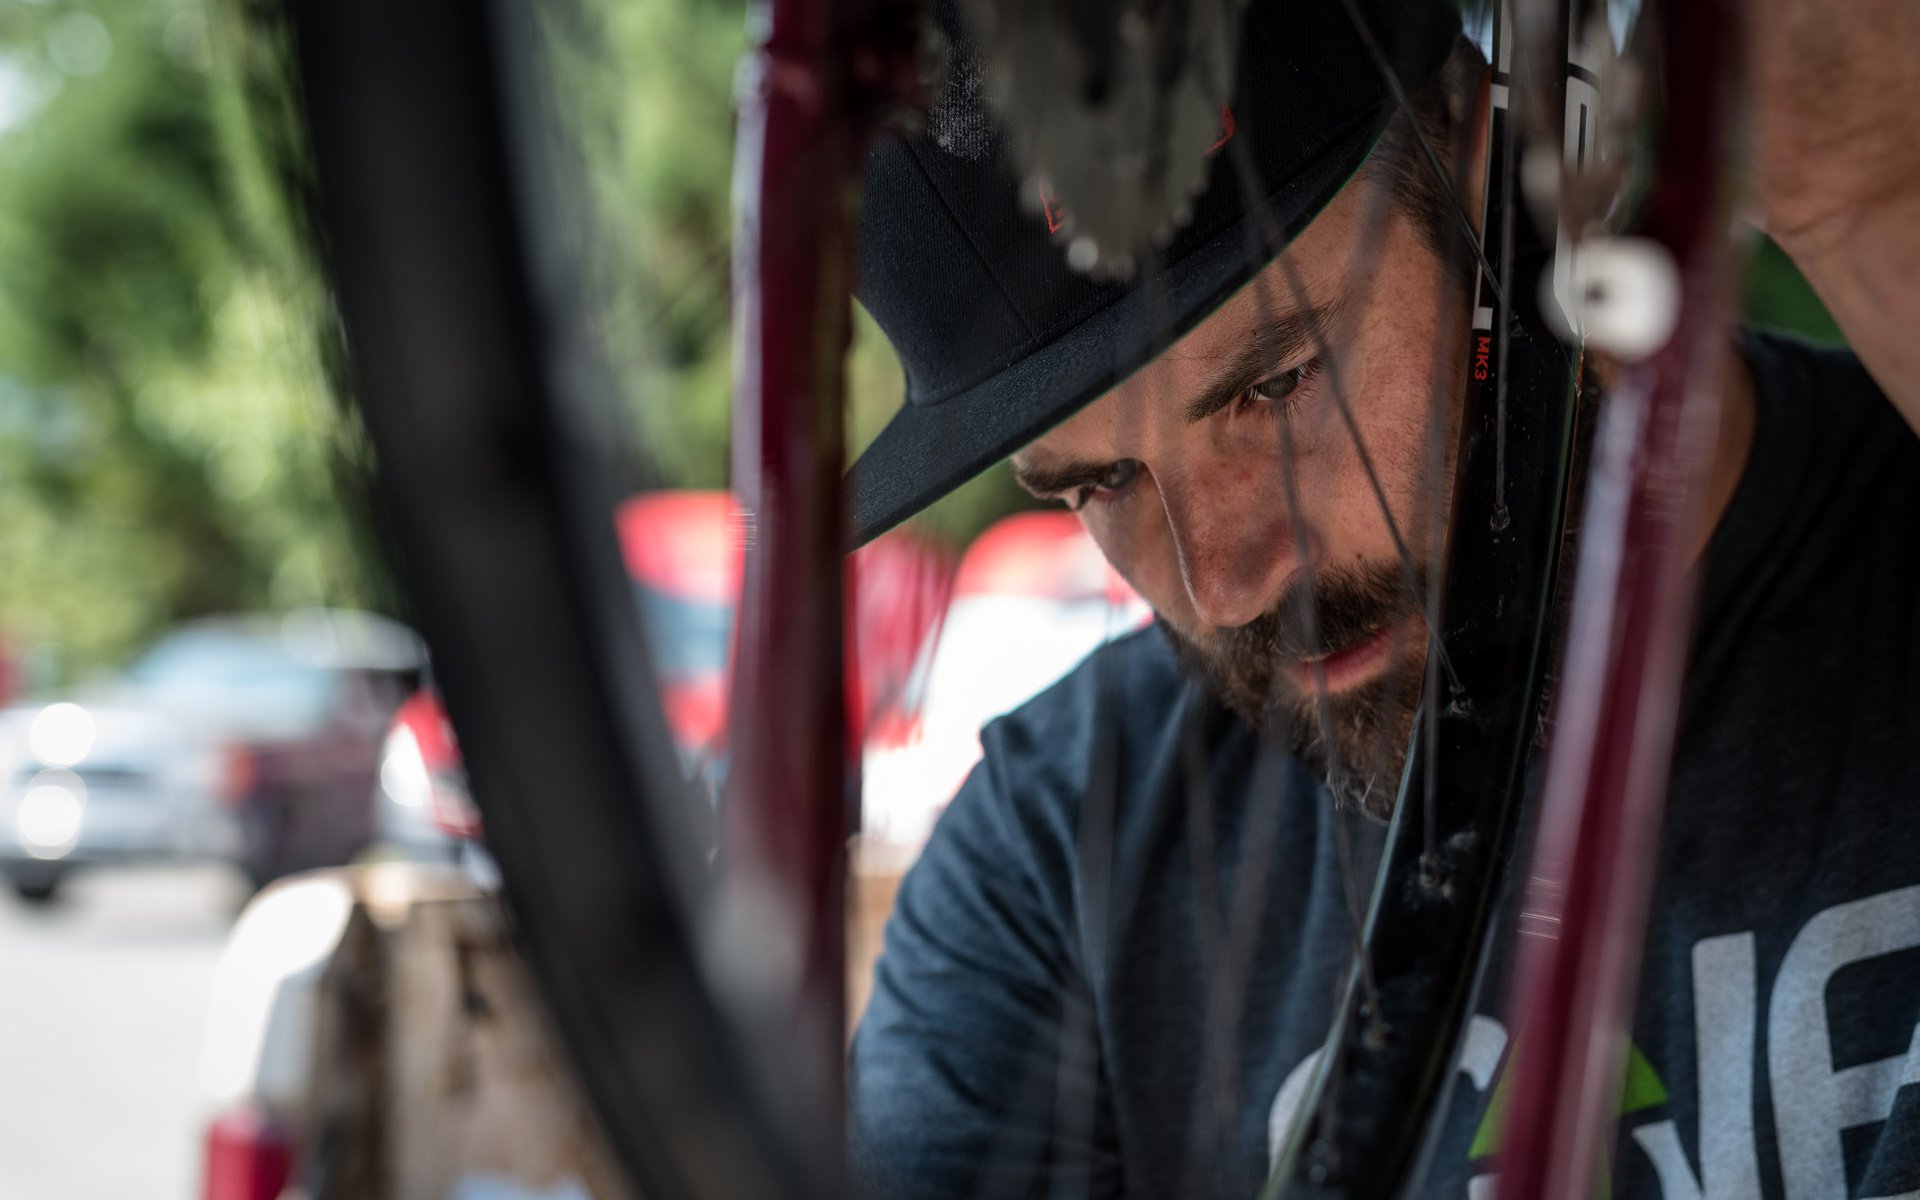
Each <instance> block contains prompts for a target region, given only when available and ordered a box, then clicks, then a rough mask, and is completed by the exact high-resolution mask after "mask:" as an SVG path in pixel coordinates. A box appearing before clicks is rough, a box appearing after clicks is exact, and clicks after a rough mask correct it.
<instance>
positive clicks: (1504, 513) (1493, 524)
mask: <svg viewBox="0 0 1920 1200" xmlns="http://www.w3.org/2000/svg"><path fill="white" fill-rule="evenodd" d="M1511 524H1513V510H1512V509H1510V508H1508V507H1507V506H1506V504H1505V503H1501V504H1497V505H1495V506H1494V509H1493V516H1492V517H1490V518H1488V520H1487V527H1488V528H1489V529H1491V530H1493V531H1494V532H1495V533H1504V532H1506V528H1507V526H1509V525H1511Z"/></svg>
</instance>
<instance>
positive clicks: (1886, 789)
mask: <svg viewBox="0 0 1920 1200" xmlns="http://www.w3.org/2000/svg"><path fill="white" fill-rule="evenodd" d="M1743 349H1744V351H1745V353H1746V355H1747V359H1748V362H1749V363H1750V365H1751V366H1752V368H1753V372H1754V376H1755V378H1756V381H1757V384H1758V388H1757V390H1758V423H1757V432H1756V438H1755V443H1754V447H1753V452H1752V457H1751V459H1750V461H1749V463H1748V467H1747V470H1746V472H1745V475H1744V476H1743V478H1742V481H1741V483H1740V486H1739V489H1738V491H1737V493H1736V495H1735V497H1734V500H1733V502H1732V504H1731V506H1730V507H1729V509H1728V511H1727V513H1726V515H1725V516H1724V518H1723V519H1722V521H1721V524H1720V526H1719V528H1718V529H1717V530H1716V532H1715V535H1714V538H1713V542H1712V545H1711V548H1710V550H1709V553H1708V559H1707V568H1706V575H1705V578H1704V580H1703V582H1702V608H1701V613H1702V616H1701V620H1700V624H1699V629H1698V633H1697V637H1696V645H1695V649H1694V654H1693V663H1692V667H1691V669H1690V673H1689V677H1688V682H1687V690H1686V696H1685V708H1684V715H1683V720H1682V725H1681V728H1680V734H1679V743H1678V751H1677V755H1676V766H1675V771H1674V778H1673V784H1672V789H1671V793H1670V800H1669V805H1668V816H1667V822H1666V827H1665V830H1664V833H1663V837H1662V840H1661V846H1660V854H1661V863H1660V871H1659V876H1658V883H1657V885H1656V894H1655V897H1654V901H1653V907H1652V916H1651V928H1650V931H1649V936H1648V940H1647V948H1646V957H1645V961H1644V965H1643V967H1642V972H1641V989H1640V1005H1639V1009H1638V1013H1637V1016H1636V1019H1635V1026H1634V1033H1633V1040H1632V1045H1631V1047H1630V1048H1629V1050H1628V1062H1627V1069H1626V1073H1625V1080H1626V1083H1625V1088H1624V1091H1623V1096H1622V1099H1621V1104H1620V1119H1619V1138H1618V1147H1617V1150H1616V1153H1615V1156H1614V1162H1613V1166H1612V1170H1611V1173H1610V1176H1611V1177H1610V1181H1609V1186H1610V1189H1611V1194H1612V1195H1613V1196H1616V1197H1664V1198H1666V1200H1682V1198H1692V1197H1703V1198H1705V1200H1731V1198H1734V1197H1748V1196H1766V1197H1784V1198H1786V1200H1800V1198H1802V1197H1841V1196H1848V1197H1880V1196H1896V1195H1920V1086H1915V1085H1920V1028H1916V1025H1917V1023H1920V705H1916V703H1915V700H1916V698H1920V697H1916V691H1917V690H1920V639H1916V638H1915V636H1914V633H1915V626H1916V622H1917V621H1920V528H1916V518H1917V517H1920V440H1917V439H1916V438H1915V437H1914V436H1913V434H1912V433H1911V432H1910V431H1909V430H1908V429H1907V428H1906V426H1905V425H1904V424H1902V423H1901V421H1900V419H1899V417H1898V415H1897V414H1896V413H1895V412H1894V411H1893V409H1892V407H1891V406H1890V405H1889V404H1888V403H1887V402H1886V400H1885V399H1884V397H1882V396H1881V395H1880V393H1879V391H1878V390H1877V389H1876V388H1875V387H1874V386H1873V384H1872V382H1871V381H1870V380H1869V379H1868V377H1867V376H1866V374H1865V373H1864V372H1863V371H1862V370H1861V369H1860V367H1859V365H1858V364H1857V363H1856V362H1855V361H1854V360H1853V359H1852V358H1851V357H1850V356H1848V355H1845V354H1840V353H1835V352H1828V351H1818V350H1814V349H1811V348H1809V347H1806V346H1804V345H1801V344H1799V343H1795V342H1791V341H1788V340H1785V339H1780V338H1773V337H1768V336H1763V335H1752V336H1749V337H1748V338H1747V339H1746V340H1745V342H1744V344H1743ZM983 742H984V745H985V750H986V756H985V760H984V762H983V763H982V764H981V766H980V767H979V768H978V769H977V770H976V771H975V772H974V773H973V775H972V776H971V777H970V778H969V780H968V782H967V784H966V786H965V787H964V788H962V790H961V792H960V794H959V795H958V796H957V797H956V798H955V800H954V802H953V805H952V806H951V808H950V810H949V811H948V813H947V814H946V816H945V817H944V818H943V820H942V821H941V823H940V825H939V827H938V828H937V829H936V830H935V833H934V836H933V839H932V841H931V842H930V844H929V845H928V847H927V850H926V852H925V854H924V855H923V856H922V858H921V860H920V862H919V863H918V864H917V865H916V866H915V867H914V869H913V870H912V871H911V872H910V873H909V875H908V877H907V880H906V881H905V883H904V884H903V885H902V888H901V892H900V897H899V901H898V905H897V907H896V910H895V915H894V918H893V920H892V922H891V923H890V925H889V927H888V931H887V944H886V952H885V954H884V956H883V957H882V959H881V962H880V967H879V971H878V976H877V979H876V983H875V990H874V994H873V999H872V1001H871V1006H870V1008H869V1009H868V1012H867V1016H866V1018H865V1020H864V1021H863V1023H862V1025H861V1028H860V1031H859V1034H858V1035H857V1037H856V1038H855V1041H854V1046H853V1050H852V1054H851V1070H852V1086H851V1100H850V1114H849V1115H850V1126H849V1127H850V1138H851V1151H852V1156H853V1161H854V1165H855V1169H856V1171H857V1172H858V1173H859V1174H860V1175H861V1176H862V1177H863V1178H864V1179H865V1181H866V1182H867V1183H868V1184H869V1185H870V1187H871V1188H872V1190H873V1191H874V1192H875V1194H877V1195H880V1196H886V1197H894V1196H901V1197H910V1196H928V1197H1000V1196H1028V1195H1041V1194H1044V1195H1049V1196H1120V1195H1129V1196H1191V1195H1216V1196H1250V1195H1252V1194H1254V1193H1255V1192H1256V1191H1257V1190H1258V1189H1259V1186H1260V1184H1261V1183H1262V1182H1263V1180H1264V1178H1265V1175H1266V1171H1267V1167H1268V1163H1269V1161H1270V1155H1271V1153H1272V1150H1273V1148H1274V1143H1275V1140H1276V1139H1277V1137H1278V1136H1279V1131H1281V1130H1284V1128H1285V1127H1286V1124H1287V1122H1288V1119H1289V1117H1290V1116H1291V1114H1292V1112H1293V1111H1294V1108H1295V1106H1297V1104H1298V1102H1299V1099H1300V1094H1301V1091H1302V1089H1303V1087H1304V1085H1305V1082H1306V1080H1307V1077H1308V1076H1309V1074H1310V1073H1311V1062H1310V1059H1311V1056H1312V1055H1313V1054H1314V1053H1315V1052H1316V1051H1317V1049H1318V1048H1319V1046H1320V1043H1321V1041H1322V1040H1323V1039H1324V1037H1325V1035H1326V1031H1327V1027H1328V1022H1329V1020H1330V1019H1331V1014H1332V1010H1333V1002H1334V998H1335V988H1336V986H1337V984H1338V981H1339V979H1340V978H1341V974H1342V972H1343V970H1344V968H1345V966H1346V964H1347V961H1348V958H1349V947H1350V945H1351V929H1352V925H1351V921H1352V916H1351V913H1352V912H1353V906H1354V905H1357V904H1358V902H1359V901H1358V898H1357V897H1354V896H1353V895H1352V894H1351V889H1353V888H1356V887H1360V888H1363V887H1364V878H1363V876H1362V872H1364V871H1365V869H1366V864H1368V863H1370V862H1371V861H1372V858H1373V856H1374V854H1375V853H1376V851H1377V848H1378V839H1379V835H1378V832H1377V831H1376V830H1375V829H1373V828H1372V827H1371V826H1368V825H1366V824H1364V823H1363V822H1359V821H1357V820H1355V819H1353V818H1348V817H1340V816H1336V815H1335V814H1333V813H1332V812H1331V811H1330V809H1329V807H1328V805H1327V802H1326V800H1325V798H1324V796H1323V795H1321V794H1320V792H1319V790H1318V788H1317V787H1316V785H1315V784H1314V782H1313V780H1312V779H1310V778H1309V777H1308V776H1307V775H1306V773H1305V772H1304V771H1303V770H1302V769H1301V768H1299V767H1298V766H1297V764H1295V763H1293V762H1291V761H1290V760H1288V759H1285V758H1283V757H1281V756H1279V755H1278V754H1276V753H1274V752H1273V751H1272V750H1271V749H1269V748H1268V747H1265V746H1262V745H1261V744H1260V743H1259V741H1258V739H1256V738H1255V737H1253V736H1252V735H1251V734H1250V733H1249V732H1248V731H1247V730H1246V728H1245V727H1244V726H1242V725H1241V724H1240V723H1239V722H1237V721H1236V720H1235V719H1234V718H1233V717H1232V716H1231V715H1229V714H1228V713H1227V712H1225V711H1224V710H1223V709H1222V708H1220V706H1219V705H1218V704H1217V703H1215V702H1214V701H1213V700H1212V699H1211V698H1210V697H1209V696H1208V695H1207V694H1206V693H1205V692H1204V690H1203V689H1201V688H1199V687H1197V686H1196V685H1194V684H1192V683H1190V682H1189V681H1188V680H1187V679H1186V678H1185V677H1184V676H1183V675H1182V674H1181V673H1180V671H1179V669H1178V668H1177V667H1176V665H1175V664H1174V662H1173V660H1172V657H1171V655H1170V653H1169V652H1168V650H1167V648H1166V646H1165V644H1164V642H1163V639H1162V638H1161V636H1160V634H1159V633H1158V632H1156V631H1152V630H1148V631H1144V632H1142V633H1139V634H1136V635H1133V636H1132V637H1129V638H1126V639H1123V640H1121V641H1119V642H1117V643H1115V644H1114V645H1112V646H1110V647H1107V648H1106V649H1104V650H1102V651H1100V652H1099V653H1097V654H1095V655H1094V656H1093V657H1092V658H1090V659H1089V660H1088V661H1087V662H1086V663H1085V664H1084V665H1083V666H1082V667H1081V668H1080V669H1079V670H1077V671H1076V672H1075V673H1074V674H1073V675H1071V676H1069V677H1068V678H1067V679H1066V680H1064V681H1063V682H1062V683H1060V684H1059V685H1058V686H1056V687H1055V688H1053V689H1052V690H1050V691H1049V692H1047V693H1046V694H1044V695H1043V696H1041V697H1040V698H1038V699H1036V700H1035V701H1033V702H1032V703H1030V704H1028V705H1027V706H1025V707H1024V708H1022V709H1021V710H1020V711H1018V712H1016V713H1014V714H1013V715H1011V716H1009V717H1006V718H1004V719H1002V720H1000V721H998V722H995V723H994V724H993V725H991V726H989V727H988V729H987V730H986V732H985V734H984V735H983ZM1347 863H1353V864H1355V865H1354V866H1352V867H1348V866H1346V865H1345V864H1347ZM1356 881H1358V882H1356ZM1505 950H1506V948H1505V947H1504V946H1503V947H1502V948H1501V949H1500V950H1498V951H1497V952H1496V954H1495V955H1494V958H1493V961H1492V963H1491V966H1490V969H1489V975H1488V980H1487V983H1486V985H1485V986H1484V987H1483V989H1482V994H1481V999H1480V1004H1479V1009H1478V1012H1479V1015H1477V1016H1475V1017H1474V1018H1473V1021H1472V1025H1471V1027H1470V1029H1469V1032H1468V1038H1467V1043H1466V1047H1465V1051H1464V1053H1463V1056H1462V1060H1461V1062H1460V1064H1459V1067H1460V1070H1459V1075H1458V1076H1457V1087H1456V1089H1455V1092H1454V1095H1453V1102H1452V1103H1451V1105H1450V1106H1449V1108H1448V1116H1447V1123H1446V1127H1445V1133H1444V1135H1443V1137H1442V1139H1441V1142H1440V1148H1439V1150H1438V1152H1437V1153H1436V1154H1435V1156H1434V1159H1433V1163H1432V1166H1431V1168H1430V1172H1429V1177H1428V1179H1427V1181H1426V1186H1425V1188H1424V1189H1423V1194H1425V1195H1432V1196H1439V1197H1469V1198H1474V1197H1479V1196H1482V1195H1490V1194H1491V1189H1490V1186H1489V1185H1490V1178H1489V1176H1490V1174H1491V1172H1492V1170H1493V1162H1494V1159H1493V1155H1494V1153H1495V1151H1496V1150H1497V1149H1498V1145H1499V1122H1498V1120H1497V1114H1498V1109H1499V1105H1498V1104H1497V1103H1495V1104H1492V1105H1491V1106H1490V1105H1489V1100H1490V1099H1493V1098H1494V1097H1495V1095H1496V1093H1497V1092H1498V1089H1499V1081H1500V1079H1501V1075H1502V1072H1503V1070H1504V1069H1505V1067H1506V1064H1507V1059H1508V1053H1507V1052H1508V1050H1509V1049H1510V1042H1511V1032H1512V1029H1511V1023H1510V1022H1509V1021H1507V1020H1506V1019H1505V1017H1504V1016H1503V1014H1502V1012H1501V1008H1502V1006H1503V1004H1504V996H1505V991H1506V966H1507V964H1506V961H1505V958H1506V953H1505Z"/></svg>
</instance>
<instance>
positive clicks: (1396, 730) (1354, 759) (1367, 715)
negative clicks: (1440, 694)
mask: <svg viewBox="0 0 1920 1200" xmlns="http://www.w3.org/2000/svg"><path fill="white" fill-rule="evenodd" d="M1313 582H1314V586H1313V589H1312V592H1311V594H1310V595H1309V594H1308V592H1307V590H1306V589H1305V588H1302V587H1296V588H1294V589H1293V590H1292V591H1290V592H1288V593H1287V595H1285V596H1283V597H1282V598H1281V600H1280V603H1279V604H1277V605H1275V606H1274V607H1273V608H1272V609H1270V610H1269V611H1267V612H1265V613H1263V614H1261V615H1260V616H1259V617H1257V618H1255V619H1254V620H1252V621H1250V622H1248V623H1247V624H1245V625H1241V626H1239V627H1237V628H1233V629H1224V630H1220V631H1219V632H1217V633H1216V634H1214V635H1213V636H1212V637H1211V638H1209V639H1208V640H1207V641H1206V642H1205V643H1202V642H1198V641H1195V640H1192V639H1189V638H1187V637H1186V636H1184V635H1182V634H1181V633H1179V632H1178V631H1176V630H1175V629H1174V628H1173V627H1172V626H1171V625H1170V624H1168V623H1167V622H1166V621H1161V622H1159V623H1158V624H1159V626H1160V628H1161V630H1162V631H1163V632H1164V633H1165V634H1166V636H1167V639H1168V641H1170V642H1171V643H1172V644H1173V650H1174V654H1175V656H1176V657H1178V658H1179V659H1180V661H1181V663H1182V664H1184V665H1185V666H1186V667H1187V669H1188V670H1189V671H1191V672H1192V673H1194V674H1195V675H1197V676H1198V677H1199V678H1201V679H1202V680H1204V681H1205V682H1206V684H1207V686H1208V687H1210V688H1211V689H1212V690H1213V692H1214V693H1215V695H1217V696H1218V697H1219V699H1220V701H1221V703H1223V704H1225V705H1226V706H1227V707H1228V708H1229V709H1231V710H1232V711H1233V712H1234V713H1236V714H1237V715H1238V716H1239V717H1240V719H1241V720H1243V721H1245V722H1246V723H1247V724H1248V725H1249V726H1251V727H1252V728H1253V729H1254V730H1256V731H1257V732H1259V733H1261V734H1262V735H1263V736H1268V737H1273V738H1275V739H1277V740H1280V741H1283V742H1285V743H1286V744H1287V745H1288V746H1289V747H1290V748H1291V749H1292V751H1293V753H1294V754H1295V755H1297V756H1298V757H1299V758H1301V759H1302V760H1303V761H1305V762H1306V763H1307V764H1308V765H1309V766H1311V767H1313V768H1314V769H1315V770H1316V771H1318V772H1319V773H1320V775H1321V777H1322V778H1324V779H1325V780H1326V783H1327V788H1328V790H1329V791H1331V792H1332V793H1333V797H1334V800H1335V802H1336V803H1338V804H1340V805H1341V806H1343V807H1348V808H1352V809H1355V810H1357V811H1359V812H1363V813H1365V814H1366V815H1367V816H1369V817H1372V818H1373V819H1375V820H1377V821H1385V820H1387V818H1389V817H1391V816H1392V815H1393V804H1394V799H1395V796H1396V795H1397V793H1398V791H1399V787H1400V773H1401V769H1402V768H1403V766H1404V765H1405V762H1406V755H1407V744H1408V741H1409V739H1410V738H1411V736H1412V733H1413V718H1414V712H1415V710H1416V709H1417V708H1418V706H1419V702H1420V687H1421V681H1422V679H1423V678H1424V676H1425V659H1424V657H1423V656H1422V655H1421V654H1420V653H1419V652H1418V648H1417V645H1416V644H1415V642H1414V639H1411V638H1409V639H1407V640H1406V643H1405V644H1403V645H1401V646H1398V647H1396V648H1395V652H1394V658H1393V662H1392V663H1391V664H1390V665H1389V666H1388V668H1387V671H1386V673H1385V674H1383V675H1381V676H1380V677H1379V678H1378V679H1375V680H1373V681H1371V682H1369V683H1367V684H1365V685H1364V686H1362V687H1359V688H1355V689H1353V690H1351V691H1348V692H1343V693H1339V694H1334V695H1329V696H1327V697H1326V698H1325V700H1324V701H1322V700H1320V699H1319V698H1318V697H1317V696H1316V695H1314V694H1313V693H1310V692H1302V691H1301V689H1299V688H1298V687H1296V686H1295V684H1294V683H1293V681H1292V680H1291V679H1290V678H1288V676H1287V675H1286V674H1285V673H1284V672H1283V671H1281V669H1280V668H1281V666H1282V665H1283V664H1290V663H1297V662H1299V661H1301V660H1302V659H1307V658H1317V657H1321V656H1324V655H1327V654H1331V653H1334V652H1336V651H1339V650H1345V649H1348V648H1350V647H1352V646H1354V645H1357V644H1358V643H1359V642H1361V641H1362V640H1364V639H1365V638H1367V637H1369V636H1371V635H1373V634H1374V633H1376V632H1378V631H1379V629H1380V628H1381V627H1382V626H1384V625H1387V624H1389V623H1398V622H1401V621H1403V620H1404V618H1406V617H1407V616H1409V615H1410V614H1412V613H1414V612H1417V611H1419V607H1420V604H1421V596H1422V595H1423V594H1424V593H1425V591H1426V585H1425V581H1424V580H1422V581H1420V582H1419V584H1418V586H1417V588H1409V587H1408V586H1407V585H1406V582H1405V576H1404V574H1403V573H1402V572H1401V571H1400V570H1399V569H1397V568H1396V567H1391V566H1378V565H1375V566H1369V567H1366V568H1363V569H1360V570H1354V571H1326V572H1322V573H1320V574H1319V576H1318V578H1316V579H1315V580H1314V581H1313ZM1309 604H1311V606H1312V607H1311V612H1310V613H1309V608H1308V606H1309ZM1309 615H1311V618H1312V619H1311V620H1309V619H1308V618H1309ZM1309 629H1311V630H1312V631H1313V635H1314V636H1313V637H1312V638H1309V637H1308V630H1309ZM1323 704H1324V711H1323V710H1322V705H1323ZM1329 738H1330V739H1331V747H1329Z"/></svg>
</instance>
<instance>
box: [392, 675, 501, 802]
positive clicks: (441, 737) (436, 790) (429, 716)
mask: <svg viewBox="0 0 1920 1200" xmlns="http://www.w3.org/2000/svg"><path fill="white" fill-rule="evenodd" d="M393 723H394V726H395V728H401V729H405V730H406V731H407V732H408V733H409V734H411V735H413V744H414V745H415V746H418V747H419V748H420V761H421V763H422V764H423V765H424V766H425V767H426V769H427V782H428V785H429V789H428V793H427V805H428V815H429V816H430V817H431V818H432V819H433V823H434V826H435V827H436V828H438V829H439V830H440V832H442V833H444V834H446V835H447V836H448V837H453V838H477V837H479V836H480V811H479V810H478V809H477V808H475V807H474V806H473V800H472V798H471V797H470V796H469V795H468V794H467V783H466V779H467V777H466V768H465V766H464V765H463V764H462V763H461V761H460V746H459V743H457V742H456V741H454V737H453V724H452V722H450V721H448V720H447V710H446V709H445V707H444V706H442V704H441V703H440V693H438V692H436V691H434V690H433V689H432V688H431V687H424V688H421V689H420V690H419V691H417V692H415V693H414V694H413V695H411V696H409V697H408V698H407V702H406V703H405V704H402V705H401V706H400V711H399V712H398V713H396V714H394V718H393Z"/></svg>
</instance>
